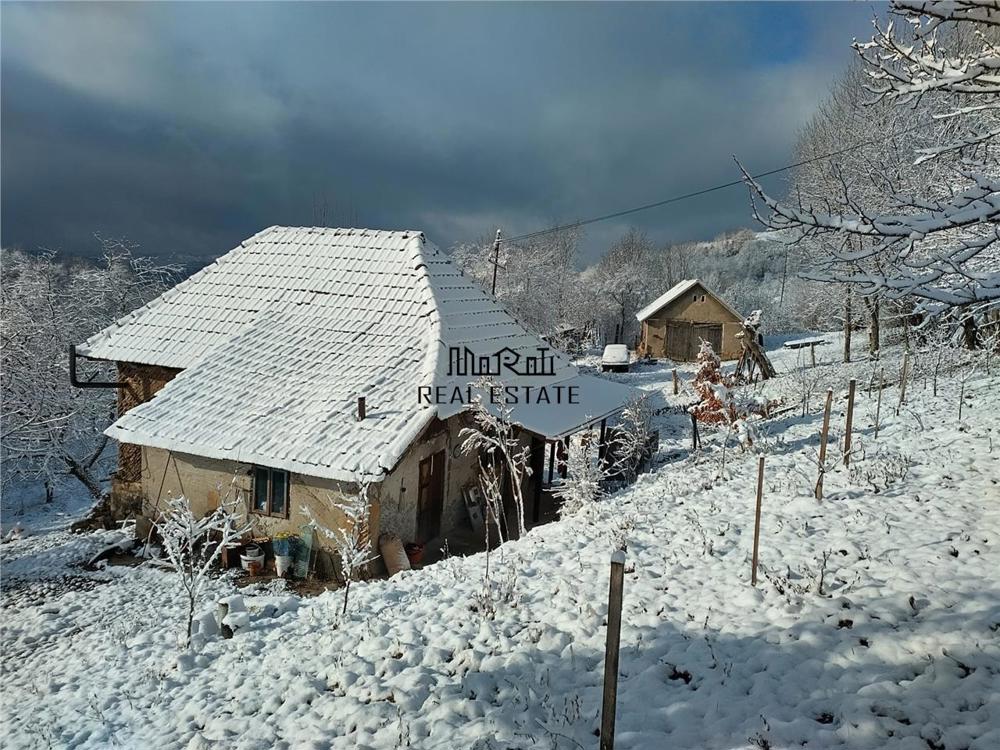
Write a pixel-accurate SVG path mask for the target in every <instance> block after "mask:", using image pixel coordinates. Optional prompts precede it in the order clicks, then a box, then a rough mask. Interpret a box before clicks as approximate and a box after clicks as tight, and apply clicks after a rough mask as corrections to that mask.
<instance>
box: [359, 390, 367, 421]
mask: <svg viewBox="0 0 1000 750" xmlns="http://www.w3.org/2000/svg"><path fill="white" fill-rule="evenodd" d="M364 418H365V397H364V396H358V421H359V422H360V421H361V420H362V419H364Z"/></svg>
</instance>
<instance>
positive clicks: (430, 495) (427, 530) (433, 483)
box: [417, 451, 445, 543]
mask: <svg viewBox="0 0 1000 750" xmlns="http://www.w3.org/2000/svg"><path fill="white" fill-rule="evenodd" d="M444 460H445V452H444V451H438V452H437V453H435V454H434V455H432V456H430V457H428V458H425V459H424V460H423V461H421V462H420V474H419V478H418V481H417V487H418V489H417V536H418V537H419V539H418V541H420V542H423V543H426V542H429V541H431V540H432V539H435V538H436V537H438V536H439V535H440V534H441V513H442V512H443V511H444Z"/></svg>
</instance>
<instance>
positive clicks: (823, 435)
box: [816, 388, 833, 500]
mask: <svg viewBox="0 0 1000 750" xmlns="http://www.w3.org/2000/svg"><path fill="white" fill-rule="evenodd" d="M832 407H833V388H827V389H826V406H825V407H824V409H823V431H822V432H820V434H819V476H818V477H817V479H816V499H817V500H822V499H823V475H824V474H825V473H826V441H827V438H828V437H829V436H830V409H831V408H832Z"/></svg>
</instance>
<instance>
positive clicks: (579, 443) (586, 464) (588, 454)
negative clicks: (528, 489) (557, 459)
mask: <svg viewBox="0 0 1000 750" xmlns="http://www.w3.org/2000/svg"><path fill="white" fill-rule="evenodd" d="M597 447H598V446H597V440H596V439H595V437H594V435H593V434H590V433H587V434H584V435H582V436H580V439H578V440H575V441H572V442H571V443H570V446H569V456H568V458H567V461H566V477H565V478H564V479H563V480H562V482H561V483H560V484H559V485H558V486H557V487H556V488H555V489H554V490H553V491H552V494H553V495H555V496H556V498H557V499H558V500H559V503H560V505H559V513H560V515H562V516H566V515H572V514H573V513H577V512H579V511H580V510H582V509H583V508H586V507H587V506H589V505H590V504H591V503H593V502H596V501H597V500H600V499H601V498H602V497H603V496H604V480H605V479H607V477H608V474H609V472H608V469H607V467H606V466H605V464H604V461H603V459H601V458H600V457H599V456H598V455H597V453H598V451H597V450H596V449H597Z"/></svg>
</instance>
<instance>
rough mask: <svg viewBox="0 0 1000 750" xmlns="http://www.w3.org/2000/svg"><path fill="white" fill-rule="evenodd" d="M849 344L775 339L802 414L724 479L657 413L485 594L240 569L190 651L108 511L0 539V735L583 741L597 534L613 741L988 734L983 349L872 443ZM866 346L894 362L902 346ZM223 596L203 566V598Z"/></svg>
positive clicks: (774, 428) (911, 400)
mask: <svg viewBox="0 0 1000 750" xmlns="http://www.w3.org/2000/svg"><path fill="white" fill-rule="evenodd" d="M839 342H840V339H839V337H838V336H836V335H834V336H832V337H831V343H830V344H829V345H828V346H824V347H821V348H820V349H818V350H817V355H818V358H819V359H820V365H819V366H818V367H817V368H815V369H807V370H798V369H797V365H798V364H801V356H802V355H801V354H800V353H796V352H789V351H778V352H776V353H775V354H774V360H775V364H776V366H777V367H778V370H779V372H780V373H781V377H780V378H778V379H777V380H775V381H772V382H771V383H768V384H767V385H766V386H764V388H763V391H764V393H765V394H767V395H768V396H769V397H771V398H779V397H783V398H784V399H785V400H786V403H787V404H788V405H789V406H793V407H794V408H792V409H790V410H788V411H785V412H783V413H781V414H780V415H778V416H777V417H775V418H774V419H772V420H770V421H768V422H767V423H765V424H764V425H762V426H761V429H760V432H759V434H758V437H757V440H756V442H755V445H754V448H753V451H752V452H747V453H742V452H740V451H739V450H734V449H733V446H732V445H730V446H729V450H728V452H727V459H726V469H725V472H724V476H720V456H721V451H720V450H719V445H720V436H719V435H718V434H715V435H712V434H705V435H703V437H704V438H705V447H704V449H703V450H702V452H701V453H700V454H696V455H691V454H690V452H689V448H690V435H689V424H688V423H687V421H686V419H685V418H684V416H683V414H678V413H672V412H670V411H666V412H665V413H664V414H663V415H662V416H661V417H660V418H659V419H660V423H659V427H660V429H661V451H660V454H659V456H658V460H657V466H656V468H655V470H654V471H653V472H651V473H649V474H645V475H643V476H642V477H640V480H639V481H638V482H637V483H636V484H635V485H634V486H632V487H630V488H628V489H626V490H624V491H622V492H620V493H618V494H616V495H614V496H613V497H611V498H609V499H607V500H606V501H603V502H601V503H599V504H596V505H594V506H592V507H590V508H589V509H587V510H585V511H584V512H582V513H580V514H579V515H577V516H574V517H572V518H568V519H565V520H563V521H560V522H558V523H554V524H550V525H548V526H544V527H540V528H537V529H535V530H533V531H531V532H530V533H529V534H528V535H527V536H526V537H525V538H524V539H522V540H520V541H518V542H514V543H510V544H508V545H506V546H505V547H504V548H503V549H502V554H498V553H494V555H493V556H492V559H491V561H490V562H491V568H492V571H493V574H494V587H495V596H494V598H495V600H496V601H495V608H496V611H495V615H494V616H492V617H488V616H484V614H483V613H482V606H481V605H482V599H481V597H480V594H481V592H482V589H483V584H482V576H483V570H484V564H485V558H484V557H483V556H482V555H478V556H474V557H470V558H450V559H447V560H445V561H444V562H442V563H440V564H437V565H434V566H432V567H429V568H427V569H425V570H423V571H414V572H408V573H404V574H401V575H400V576H398V577H397V578H394V579H393V580H392V581H379V582H373V583H369V584H364V585H358V586H356V587H354V588H353V589H352V592H351V605H350V610H349V612H348V615H347V617H346V618H343V619H342V618H341V617H340V614H339V608H340V602H341V597H340V594H339V592H331V593H328V594H324V595H321V596H318V597H316V598H311V599H303V600H301V601H296V600H294V599H291V598H289V597H283V596H281V595H280V591H276V590H272V591H260V592H256V593H257V594H259V595H254V594H255V592H244V594H245V600H246V604H247V606H248V608H249V609H250V611H251V617H250V621H249V624H248V625H247V626H246V627H244V628H242V629H240V630H238V631H237V633H236V635H235V637H234V638H232V639H231V640H223V639H220V638H218V637H217V636H208V637H207V638H200V639H198V640H199V643H198V648H197V649H195V650H194V651H192V652H191V653H190V654H189V653H185V652H183V651H181V650H180V649H179V648H178V646H177V641H178V636H179V635H180V634H181V630H182V629H183V617H182V607H183V604H182V601H181V599H180V598H179V597H178V596H177V594H176V590H175V588H174V583H173V581H172V580H171V578H170V576H169V574H168V573H165V572H162V571H159V570H156V569H152V568H149V567H145V566H142V567H138V568H125V567H115V568H108V569H105V570H100V571H96V572H92V573H88V572H85V571H82V570H80V569H79V568H78V567H76V566H77V564H78V563H79V562H80V561H83V560H85V559H86V558H87V557H88V556H89V555H90V554H92V553H93V551H95V550H97V549H99V548H100V547H101V546H102V545H104V544H106V543H107V542H108V540H109V539H110V538H111V537H113V535H114V533H113V532H103V533H100V534H93V535H84V536H71V535H69V534H68V533H65V532H51V533H47V534H43V535H36V536H30V537H27V538H25V539H23V540H21V541H17V542H13V543H10V544H6V545H3V546H2V547H0V555H2V557H0V562H2V565H3V579H4V613H3V626H2V627H3V632H2V643H3V672H4V674H3V679H2V682H0V691H2V697H3V711H4V719H5V721H4V722H3V725H4V736H3V742H2V744H3V746H4V747H11V748H15V747H16V748H22V747H42V748H45V747H56V748H62V747H73V748H80V747H89V748H107V747H122V748H175V747H176V748H202V747H204V748H208V747H225V748H248V749H249V748H262V749H263V748H354V747H362V748H366V747H367V748H395V747H415V748H479V749H480V750H485V749H486V748H497V749H499V748H545V747H552V748H577V747H596V745H597V742H598V740H597V737H596V736H595V735H596V730H597V728H598V726H599V724H600V716H599V712H600V700H601V682H602V670H603V653H604V639H605V615H606V608H607V587H608V568H609V556H610V553H611V550H612V547H613V545H614V543H615V540H617V539H619V538H624V539H626V540H627V542H628V563H627V568H626V571H627V572H626V578H625V605H624V614H623V620H622V652H621V664H620V681H619V702H618V719H617V747H620V748H660V747H670V748H713V749H718V750H728V749H730V748H744V747H762V748H763V747H773V748H793V747H800V746H806V747H815V748H830V747H850V748H883V747H896V748H914V749H916V748H920V749H926V748H932V749H936V748H946V749H947V750H958V749H959V748H975V749H976V750H986V749H987V748H990V749H992V748H997V747H1000V583H998V571H1000V484H998V483H1000V445H997V446H995V445H994V443H995V442H998V440H1000V423H998V421H997V414H998V411H1000V387H998V385H1000V378H998V377H997V363H996V362H994V363H993V368H994V369H993V374H992V375H989V374H986V373H985V371H983V370H978V371H976V372H975V373H973V374H971V375H968V369H965V370H963V371H962V372H964V373H966V375H967V377H966V382H965V384H964V392H965V397H966V399H965V400H966V403H965V406H964V408H963V412H962V419H961V422H960V421H959V418H958V403H959V393H960V389H961V388H962V385H961V383H960V381H959V378H958V376H957V374H956V371H952V372H951V373H949V374H948V375H947V376H946V377H945V376H942V377H941V379H940V381H939V382H938V385H937V388H938V395H937V397H935V396H933V392H932V388H933V381H932V379H931V378H930V377H928V378H927V379H926V382H925V380H924V378H923V374H924V373H929V372H930V369H929V366H928V364H927V363H926V362H924V361H923V358H920V357H918V358H917V363H916V367H917V372H916V376H915V377H914V379H913V380H912V381H911V382H910V384H909V386H908V398H907V403H906V404H904V405H903V406H902V408H901V409H900V410H899V413H898V414H897V413H896V408H897V402H898V399H899V390H898V388H897V387H896V385H895V384H893V385H892V386H890V387H888V388H887V389H886V390H885V392H884V393H883V397H882V409H881V414H882V425H881V429H880V430H879V435H878V438H877V439H875V437H874V428H873V416H874V410H875V401H876V392H873V393H872V394H871V395H870V396H869V394H868V383H869V382H870V380H871V374H872V373H873V372H877V366H873V364H872V363H870V362H868V361H860V362H857V363H856V364H854V365H851V366H845V365H840V364H835V361H836V359H837V358H838V356H837V355H838V354H839V352H840V346H841V344H840V343H839ZM805 356H806V357H807V356H808V353H806V355H805ZM859 358H860V355H859ZM928 359H929V358H928ZM880 366H881V367H884V371H885V378H886V381H887V382H892V383H895V380H896V377H897V376H898V371H899V352H898V351H896V350H893V351H886V352H884V353H883V360H882V363H881V365H880ZM680 369H681V371H682V375H684V376H685V379H686V378H688V377H690V373H691V372H692V370H693V368H692V367H690V366H685V367H682V368H680ZM852 376H853V377H856V378H857V379H858V380H859V387H858V405H857V410H856V413H855V436H854V443H855V446H856V448H857V449H858V450H857V451H856V454H855V456H854V459H853V461H852V466H851V468H850V469H846V468H844V467H843V465H842V464H838V467H837V468H836V469H835V470H833V471H831V472H830V473H829V474H828V475H827V478H826V496H825V499H824V500H823V501H822V502H817V501H816V500H815V499H814V498H813V487H814V484H815V479H816V465H815V451H816V447H817V445H818V432H819V424H820V418H821V415H820V413H819V410H820V408H821V400H822V398H823V394H824V393H825V390H826V388H827V387H831V388H833V389H834V393H835V396H836V398H835V402H834V403H835V406H834V416H833V420H832V422H833V425H834V427H833V435H834V436H836V437H837V438H839V436H840V435H842V429H843V423H844V407H845V401H844V399H843V394H844V393H845V391H846V387H847V380H848V378H849V377H852ZM611 377H614V378H615V379H621V380H624V381H627V382H631V383H633V384H636V385H638V386H640V387H642V388H644V389H646V390H649V391H652V392H654V393H655V394H656V400H657V404H658V406H670V405H680V404H683V403H686V402H689V401H690V393H689V392H688V393H682V394H681V395H679V396H677V397H674V396H673V395H672V393H671V386H670V369H669V366H667V365H664V364H660V365H656V366H650V365H644V366H642V367H640V368H639V369H638V370H637V371H635V372H633V373H629V374H624V375H615V376H611ZM803 387H806V388H808V389H809V390H811V391H812V392H813V395H812V397H811V398H810V403H809V413H808V414H807V415H805V416H803V415H802V408H801V405H800V394H801V392H802V389H803ZM837 446H838V443H837V440H836V439H834V438H833V437H832V438H831V448H830V456H831V458H834V457H839V456H840V450H839V448H838V447H837ZM758 453H759V454H762V455H764V456H765V483H764V499H763V515H762V518H763V521H762V532H761V544H760V547H761V552H760V556H761V571H762V575H761V580H760V581H759V583H758V585H757V586H756V588H755V587H752V586H751V585H750V562H749V555H750V550H751V544H752V538H753V509H754V493H755V486H756V467H757V455H758ZM501 558H502V559H501ZM67 581H68V583H67ZM232 592H233V588H232V584H231V582H230V581H229V580H228V579H215V580H213V582H212V591H211V592H210V594H209V596H208V598H207V599H206V603H205V607H204V610H205V611H206V612H207V611H209V610H211V609H212V608H213V605H214V601H215V599H217V598H218V597H219V596H223V595H227V594H231V593H232Z"/></svg>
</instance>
